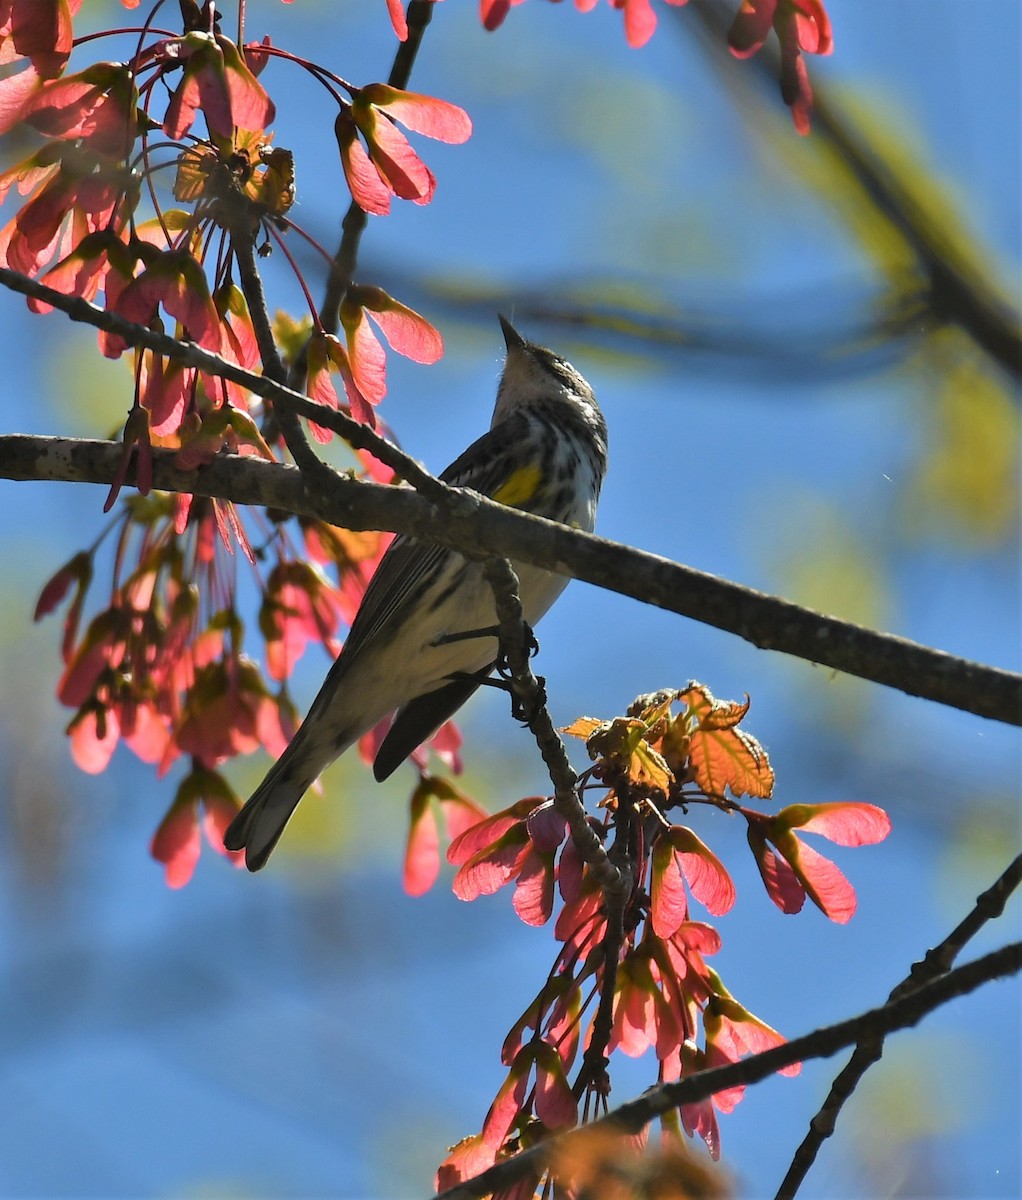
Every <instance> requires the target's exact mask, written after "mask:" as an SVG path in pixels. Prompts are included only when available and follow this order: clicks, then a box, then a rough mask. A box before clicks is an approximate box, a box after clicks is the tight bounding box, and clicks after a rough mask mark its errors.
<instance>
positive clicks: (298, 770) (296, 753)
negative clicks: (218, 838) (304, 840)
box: [224, 729, 325, 871]
mask: <svg viewBox="0 0 1022 1200" xmlns="http://www.w3.org/2000/svg"><path fill="white" fill-rule="evenodd" d="M303 741H304V738H303V730H302V729H300V730H299V731H298V733H297V735H296V736H295V738H294V739H293V740H292V742H291V744H290V745H289V746H288V747H287V749H286V750H285V751H284V753H283V754H282V755H281V756H280V758H278V759H277V761H276V762H275V763H274V764H273V766H272V767H271V768H270V770H269V771H268V772H267V775H266V778H265V779H264V780H263V781H262V783H261V784H260V785H259V786H258V787H257V788H256V790H255V791H254V792H253V793H252V795H251V796H250V797H249V799H248V801H247V802H246V803H245V805H244V807H243V808H242V809H241V811H240V812H239V813H238V815H237V816H236V817H235V818H234V820H233V821H232V822H231V823H230V825H228V827H227V832H226V833H225V834H224V845H225V846H226V847H227V849H228V850H244V851H245V866H246V867H248V869H249V870H250V871H258V870H259V869H260V868H262V867H265V866H266V860H267V859H268V858H269V857H270V855H271V854H272V853H273V848H274V846H276V844H277V842H278V841H279V840H280V835H281V834H282V833H283V832H284V826H285V825H286V824H287V823H288V821H290V819H291V814H292V813H293V812H294V810H295V809H296V808H297V807H298V801H299V800H301V798H302V797H303V796H304V795H305V793H306V791H307V790H308V789H309V787H310V786H311V785H312V783H313V781H314V780H315V778H316V775H317V774H318V773H319V772H318V770H314V771H313V772H312V773H311V774H310V773H309V771H308V769H303V767H305V762H304V759H305V758H306V757H307V756H306V755H303V754H302V753H301V747H302V743H303ZM323 765H325V764H323Z"/></svg>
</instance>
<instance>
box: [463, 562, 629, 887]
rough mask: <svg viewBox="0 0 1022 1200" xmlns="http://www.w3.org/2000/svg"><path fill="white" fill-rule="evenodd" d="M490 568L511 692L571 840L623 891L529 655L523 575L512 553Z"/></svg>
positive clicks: (597, 873)
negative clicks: (521, 585)
mask: <svg viewBox="0 0 1022 1200" xmlns="http://www.w3.org/2000/svg"><path fill="white" fill-rule="evenodd" d="M484 569H485V571H486V579H487V582H488V583H489V585H490V587H491V588H492V589H493V598H494V602H495V604H496V611H497V623H498V629H499V640H500V648H501V650H502V651H503V654H504V657H505V658H506V660H507V665H508V670H509V671H510V674H511V677H510V681H509V682H510V686H511V691H512V694H513V695H514V697H515V700H516V701H517V702H518V709H519V711H520V712H521V713H522V714H523V716H524V719H525V720H526V723H527V724H528V727H529V730H530V732H531V733H532V736H533V737H534V738H535V739H536V745H537V746H538V747H539V752H540V754H542V756H543V761H544V763H546V768H547V771H548V772H549V775H550V782H551V783H552V784H553V785H554V804H555V806H556V808H557V811H558V812H559V813H560V814H561V816H562V817H563V818H564V820H565V821H566V822H567V825H568V830H569V832H570V833H571V840H572V841H573V842H574V843H575V846H576V848H577V849H578V852H579V854H580V855H581V857H582V859H583V861H584V862H586V863H588V865H589V869H590V870H591V871H592V872H593V878H594V879H595V880H596V882H597V883H599V885H600V887H601V888H603V889H604V891H605V892H606V891H611V892H614V891H617V890H619V889H620V887H621V884H622V880H621V874H620V872H619V871H618V870H617V868H616V867H614V866H613V864H612V863H611V862H610V859H609V858H608V857H607V851H606V850H605V848H604V845H603V842H601V841H600V839H599V837H598V836H597V835H596V831H595V830H594V829H593V827H592V826H591V825H590V824H589V818H588V816H587V815H586V810H585V806H584V805H583V803H582V800H581V798H580V797H579V793H578V776H577V775H576V774H575V772H574V770H573V769H572V766H571V763H570V761H569V760H568V752H567V750H566V749H565V748H564V742H563V741H562V740H561V737H560V735H559V734H558V732H557V730H556V729H555V728H554V723H553V721H552V720H551V717H550V711H549V709H548V708H547V706H546V691H545V689H544V687H543V685H542V684H541V683H540V682H539V680H538V679H537V678H536V676H535V674H533V670H532V663H531V662H530V659H529V654H530V648H531V647H530V642H531V631H530V630H529V627H528V625H527V624H526V622H525V617H524V615H523V613H522V601H521V597H520V595H519V593H518V576H517V574H516V573H515V570H514V568H513V567H512V566H511V564H510V562H508V560H507V559H506V558H488V559H487V560H486V562H485V564H484Z"/></svg>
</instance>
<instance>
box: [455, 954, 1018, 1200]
mask: <svg viewBox="0 0 1022 1200" xmlns="http://www.w3.org/2000/svg"><path fill="white" fill-rule="evenodd" d="M1020 970H1022V942H1012V943H1010V944H1009V945H1007V946H1004V947H1002V948H1001V949H1000V950H994V951H993V952H992V953H990V954H987V955H985V956H984V957H982V958H978V959H976V960H975V961H974V962H971V963H967V964H966V965H965V966H964V967H958V968H957V969H956V970H953V971H950V972H948V973H947V974H946V975H942V976H941V977H940V978H939V979H935V980H933V981H932V982H930V983H926V984H923V985H922V986H921V987H918V988H915V989H913V990H912V991H911V992H910V993H909V994H908V995H906V996H902V997H901V999H899V1000H896V1001H889V1002H888V1003H887V1004H884V1005H882V1006H881V1007H879V1008H873V1009H870V1010H869V1011H867V1012H864V1013H861V1014H860V1015H859V1016H857V1017H852V1018H850V1019H849V1020H847V1021H840V1022H838V1024H836V1025H825V1026H823V1027H821V1028H820V1029H817V1030H814V1032H812V1033H809V1034H806V1035H805V1036H804V1037H800V1038H796V1039H795V1040H794V1041H791V1042H785V1043H784V1044H782V1045H780V1046H774V1047H773V1048H772V1049H770V1050H764V1051H763V1052H762V1053H761V1054H756V1055H753V1056H752V1057H750V1058H745V1059H742V1061H741V1062H736V1063H729V1064H728V1065H727V1066H725V1067H715V1068H714V1069H713V1070H709V1071H697V1072H696V1073H695V1074H693V1075H688V1076H686V1077H685V1078H684V1079H679V1080H678V1081H677V1082H675V1083H665V1084H661V1085H660V1086H659V1087H655V1088H651V1089H650V1090H649V1091H648V1092H645V1093H644V1094H643V1095H642V1096H640V1097H639V1098H638V1099H637V1100H632V1101H630V1102H629V1103H627V1104H623V1105H621V1107H620V1108H617V1109H615V1110H614V1111H613V1112H611V1113H608V1114H607V1116H605V1117H602V1118H601V1119H600V1120H599V1121H594V1122H591V1123H590V1124H589V1125H586V1126H584V1127H583V1128H582V1129H580V1130H574V1131H572V1132H571V1133H565V1134H561V1135H560V1136H558V1137H553V1138H549V1139H547V1140H546V1141H545V1142H541V1143H540V1144H539V1145H537V1146H534V1147H532V1148H531V1149H529V1150H525V1151H523V1152H522V1153H521V1154H516V1155H515V1156H514V1158H510V1159H506V1160H505V1161H503V1162H499V1163H497V1164H496V1166H493V1167H490V1169H489V1170H488V1171H484V1172H483V1173H482V1174H480V1175H477V1176H475V1178H473V1179H470V1180H466V1181H465V1182H464V1183H461V1184H459V1185H458V1186H457V1187H453V1188H449V1189H448V1190H447V1191H446V1192H443V1193H442V1194H441V1196H440V1197H438V1200H472V1198H475V1197H480V1196H487V1195H489V1194H490V1193H491V1192H496V1191H501V1190H503V1189H505V1188H508V1187H510V1186H511V1184H513V1183H514V1182H516V1181H517V1180H519V1179H523V1178H525V1177H526V1176H528V1175H532V1176H534V1177H538V1176H540V1175H541V1174H542V1172H543V1171H544V1169H545V1167H546V1164H547V1163H548V1162H549V1161H550V1159H551V1158H552V1157H553V1156H554V1155H560V1154H563V1152H564V1150H565V1149H566V1147H567V1146H568V1145H569V1144H570V1142H571V1140H572V1138H575V1137H578V1136H579V1135H580V1134H587V1133H589V1132H590V1131H591V1130H592V1129H594V1128H596V1129H599V1128H601V1127H602V1128H605V1129H607V1130H608V1131H614V1132H618V1133H622V1134H634V1133H638V1132H639V1130H641V1129H643V1128H645V1126H646V1125H648V1124H649V1123H650V1121H652V1120H653V1119H654V1118H655V1117H658V1116H660V1115H661V1114H662V1113H666V1112H670V1111H671V1110H672V1109H675V1108H677V1107H678V1106H679V1105H681V1104H694V1103H695V1102H696V1101H698V1100H704V1099H706V1097H708V1096H712V1095H713V1094H714V1093H715V1092H720V1091H723V1090H725V1089H726V1088H732V1087H738V1086H739V1085H742V1084H752V1083H758V1082H759V1081H760V1080H761V1079H765V1078H766V1077H767V1076H768V1075H772V1074H773V1073H774V1072H775V1071H779V1070H780V1069H781V1068H782V1067H786V1066H790V1065H791V1064H792V1063H796V1062H805V1061H806V1060H808V1059H811V1058H829V1057H830V1055H832V1054H836V1053H837V1051H838V1050H841V1049H842V1048H843V1047H845V1046H850V1045H852V1044H853V1043H855V1042H858V1041H859V1040H860V1039H861V1038H864V1037H876V1036H879V1035H883V1034H888V1033H892V1032H894V1030H896V1029H905V1028H908V1027H910V1026H912V1025H916V1024H918V1023H919V1021H921V1020H922V1019H923V1017H925V1016H927V1014H929V1013H931V1012H932V1011H933V1010H934V1009H936V1008H939V1007H940V1006H941V1005H943V1004H946V1003H947V1002H948V1001H949V1000H953V999H955V998H956V997H958V996H964V995H967V994H968V993H969V992H972V991H975V990H976V988H978V987H980V986H981V985H982V984H984V983H987V982H989V981H990V980H992V979H1000V978H1003V977H1005V976H1008V975H1013V974H1016V973H1017V972H1018V971H1020Z"/></svg>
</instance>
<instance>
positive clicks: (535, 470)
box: [493, 465, 541, 508]
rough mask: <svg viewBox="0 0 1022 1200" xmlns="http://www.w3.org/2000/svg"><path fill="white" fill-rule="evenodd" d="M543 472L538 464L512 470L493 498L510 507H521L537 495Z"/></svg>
mask: <svg viewBox="0 0 1022 1200" xmlns="http://www.w3.org/2000/svg"><path fill="white" fill-rule="evenodd" d="M540 478H541V472H540V468H539V466H538V465H533V466H531V467H519V468H518V470H517V471H512V472H511V474H510V475H509V476H508V477H507V479H506V480H505V481H504V482H503V483H502V484H501V485H500V487H499V488H497V490H496V491H495V492H494V493H493V499H494V500H496V501H497V503H498V504H506V505H508V506H509V507H510V508H521V507H522V505H523V504H528V503H529V501H530V500H531V499H532V498H533V496H535V494H536V489H537V488H538V487H539V483H540Z"/></svg>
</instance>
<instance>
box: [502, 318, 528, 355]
mask: <svg viewBox="0 0 1022 1200" xmlns="http://www.w3.org/2000/svg"><path fill="white" fill-rule="evenodd" d="M497 316H498V318H499V319H500V327H501V329H503V330H504V345H505V346H507V350H508V353H509V354H510V353H511V351H512V350H522V349H524V348H525V338H523V337H522V335H521V334H520V333H519V332H518V330H517V329H515V327H514V326H513V325H512V324H511V322H510V321H509V320H508V319H507V317H505V316H504V315H503V313H498V314H497Z"/></svg>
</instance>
